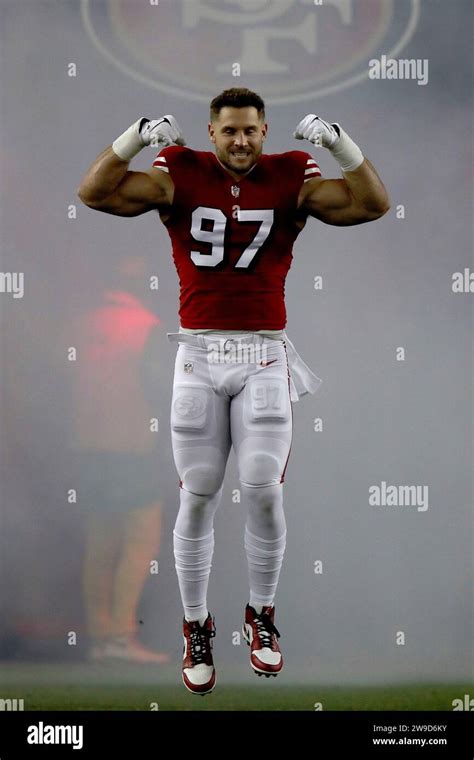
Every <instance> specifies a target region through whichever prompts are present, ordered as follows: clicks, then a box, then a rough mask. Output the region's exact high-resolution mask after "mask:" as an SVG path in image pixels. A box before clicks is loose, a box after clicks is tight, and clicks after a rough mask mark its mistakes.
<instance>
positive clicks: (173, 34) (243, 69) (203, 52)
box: [82, 0, 420, 104]
mask: <svg viewBox="0 0 474 760" xmlns="http://www.w3.org/2000/svg"><path fill="white" fill-rule="evenodd" d="M419 14H420V0H141V2H137V0H108V2H107V3H105V4H104V3H102V2H100V3H97V2H95V1H94V0H92V1H91V0H82V18H83V22H84V25H85V28H86V30H87V32H88V34H89V36H90V37H91V39H92V41H93V42H94V44H95V46H96V47H97V48H98V49H99V50H100V52H101V54H102V55H103V56H105V58H106V59H107V60H108V61H109V62H110V63H111V64H113V65H115V66H116V67H117V68H119V69H120V70H121V71H122V73H124V74H126V75H128V76H130V77H132V78H133V79H135V80H136V81H139V82H141V83H142V84H146V85H149V86H150V87H153V88H155V89H157V90H160V91H161V92H165V93H168V94H170V95H176V96H179V97H184V98H188V99H190V100H194V101H199V102H206V103H208V102H209V100H210V99H211V98H212V97H213V96H214V95H215V94H216V92H220V91H221V90H222V89H224V88H225V87H231V86H241V85H243V86H249V87H251V88H252V89H255V90H257V91H258V92H261V93H262V96H264V98H265V100H266V102H267V103H269V104H284V103H295V102H298V101H300V100H304V99H307V98H308V96H311V97H316V96H322V95H327V94H330V93H334V92H337V91H339V90H342V89H344V88H346V87H350V86H353V85H355V84H357V83H358V82H362V81H364V80H365V79H366V78H367V77H368V61H369V59H371V58H374V57H377V55H380V54H381V53H383V54H385V55H387V57H390V58H393V57H395V56H397V55H398V54H399V53H400V51H401V50H402V49H403V48H404V47H405V46H406V45H407V43H408V41H409V40H410V39H411V37H412V35H413V33H414V31H415V29H416V26H417V23H418V19H419ZM236 73H240V75H239V76H236V75H235V74H236Z"/></svg>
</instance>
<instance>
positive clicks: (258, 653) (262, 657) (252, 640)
mask: <svg viewBox="0 0 474 760" xmlns="http://www.w3.org/2000/svg"><path fill="white" fill-rule="evenodd" d="M274 619H275V607H263V608H262V612H261V613H260V614H258V613H257V612H256V611H255V610H254V608H253V607H251V606H250V605H249V604H247V606H246V608H245V621H244V624H243V627H242V633H243V636H244V638H245V640H246V642H247V644H248V645H249V646H250V665H251V666H252V668H253V670H254V672H255V673H256V674H257V675H259V676H262V675H265V676H266V677H267V678H270V676H275V677H276V676H277V675H278V673H279V672H280V670H281V669H282V667H283V657H282V655H281V651H280V647H279V645H278V641H277V639H279V638H280V633H279V632H278V631H277V629H276V628H275V625H274V622H273V621H274Z"/></svg>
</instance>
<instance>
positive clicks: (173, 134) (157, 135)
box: [140, 114, 186, 148]
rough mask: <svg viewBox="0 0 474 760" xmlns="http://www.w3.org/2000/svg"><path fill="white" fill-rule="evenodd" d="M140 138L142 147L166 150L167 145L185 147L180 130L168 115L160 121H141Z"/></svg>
mask: <svg viewBox="0 0 474 760" xmlns="http://www.w3.org/2000/svg"><path fill="white" fill-rule="evenodd" d="M140 137H141V139H142V140H143V144H144V145H153V146H154V147H157V148H166V147H168V145H186V142H185V140H184V136H183V133H182V132H181V128H180V126H179V124H178V122H177V121H176V119H175V118H174V116H171V115H170V114H167V115H166V116H163V117H162V118H161V119H153V120H151V121H150V119H142V123H141V124H140Z"/></svg>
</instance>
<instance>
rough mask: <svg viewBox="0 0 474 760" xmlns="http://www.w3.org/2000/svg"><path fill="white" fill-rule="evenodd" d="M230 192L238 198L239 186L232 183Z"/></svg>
mask: <svg viewBox="0 0 474 760" xmlns="http://www.w3.org/2000/svg"><path fill="white" fill-rule="evenodd" d="M230 192H231V193H232V195H233V196H234V198H238V197H239V195H240V187H239V186H238V185H232V187H231V188H230Z"/></svg>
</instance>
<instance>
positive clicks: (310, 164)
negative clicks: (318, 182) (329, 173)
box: [300, 151, 321, 183]
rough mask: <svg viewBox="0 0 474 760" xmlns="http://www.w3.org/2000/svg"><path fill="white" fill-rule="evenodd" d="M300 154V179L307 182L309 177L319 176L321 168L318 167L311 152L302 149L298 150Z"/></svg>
mask: <svg viewBox="0 0 474 760" xmlns="http://www.w3.org/2000/svg"><path fill="white" fill-rule="evenodd" d="M300 155H301V159H300V160H301V168H302V174H303V176H302V178H301V181H302V183H303V182H307V181H308V180H309V179H314V177H320V176H321V169H320V168H319V166H318V164H317V163H316V161H315V159H314V158H313V156H312V155H311V153H306V152H304V151H300Z"/></svg>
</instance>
